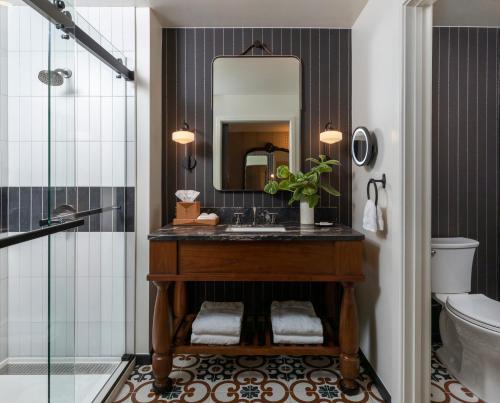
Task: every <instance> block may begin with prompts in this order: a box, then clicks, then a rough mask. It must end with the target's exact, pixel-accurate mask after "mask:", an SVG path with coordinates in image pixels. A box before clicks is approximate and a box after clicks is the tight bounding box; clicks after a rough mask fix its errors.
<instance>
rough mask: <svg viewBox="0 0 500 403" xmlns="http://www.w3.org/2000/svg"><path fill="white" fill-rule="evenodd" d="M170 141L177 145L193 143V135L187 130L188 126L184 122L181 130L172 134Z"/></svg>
mask: <svg viewBox="0 0 500 403" xmlns="http://www.w3.org/2000/svg"><path fill="white" fill-rule="evenodd" d="M172 140H173V141H175V142H176V143H179V144H188V143H192V142H193V141H194V133H193V132H192V131H191V130H190V129H189V125H188V124H187V123H186V122H184V125H183V126H182V129H179V130H177V131H175V132H173V133H172Z"/></svg>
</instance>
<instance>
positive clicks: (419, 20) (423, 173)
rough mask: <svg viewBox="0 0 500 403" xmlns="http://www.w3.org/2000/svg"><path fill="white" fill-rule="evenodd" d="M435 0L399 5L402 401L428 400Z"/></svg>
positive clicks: (415, 1) (405, 2)
mask: <svg viewBox="0 0 500 403" xmlns="http://www.w3.org/2000/svg"><path fill="white" fill-rule="evenodd" d="M435 1H436V0H405V1H404V2H403V7H404V10H403V82H404V85H403V96H402V99H403V107H402V111H401V113H402V122H403V128H404V136H403V141H404V146H403V152H404V162H403V167H404V168H403V169H404V175H403V182H404V187H403V189H404V195H403V200H404V217H403V222H404V227H403V234H404V251H403V253H404V267H405V271H404V273H403V278H404V282H403V286H404V310H403V315H404V318H403V323H404V329H403V332H404V333H403V349H404V351H403V355H404V356H403V369H404V375H403V390H404V402H405V403H410V402H413V403H421V402H429V401H430V375H431V283H430V278H431V276H430V265H431V254H430V253H431V245H430V244H431V180H432V173H431V164H432V148H431V140H432V121H431V118H432V102H431V100H432V25H433V23H432V11H433V10H432V9H433V4H434V2H435Z"/></svg>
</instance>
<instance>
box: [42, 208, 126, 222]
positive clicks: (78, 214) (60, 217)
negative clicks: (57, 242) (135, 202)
mask: <svg viewBox="0 0 500 403" xmlns="http://www.w3.org/2000/svg"><path fill="white" fill-rule="evenodd" d="M59 207H64V208H66V211H69V212H64V213H61V214H57V215H55V216H54V217H52V218H51V219H50V222H58V223H63V222H65V221H66V220H74V219H77V218H83V217H88V216H91V215H94V214H101V213H105V212H106V211H112V210H120V209H121V208H122V207H121V206H107V207H98V208H94V209H90V210H84V211H75V209H74V207H73V206H69V205H64V206H59ZM48 224H49V219H48V218H42V219H41V220H40V225H41V226H42V225H48Z"/></svg>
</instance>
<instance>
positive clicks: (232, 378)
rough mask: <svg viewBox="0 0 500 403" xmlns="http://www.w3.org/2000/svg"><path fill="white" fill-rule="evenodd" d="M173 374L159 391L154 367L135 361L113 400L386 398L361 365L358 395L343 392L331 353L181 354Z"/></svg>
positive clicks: (370, 402) (370, 401)
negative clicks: (169, 387)
mask: <svg viewBox="0 0 500 403" xmlns="http://www.w3.org/2000/svg"><path fill="white" fill-rule="evenodd" d="M170 376H171V378H172V379H173V382H174V387H173V390H172V391H171V392H169V393H166V394H164V395H162V396H158V395H155V394H154V393H153V392H152V391H151V386H152V383H153V374H152V373H151V366H150V365H145V366H137V367H136V368H135V369H134V371H133V373H132V374H131V376H130V378H129V380H128V381H127V382H126V384H125V385H124V387H123V388H122V390H121V391H120V393H119V395H118V396H117V398H116V400H115V402H133V403H143V402H156V403H163V402H176V403H177V402H191V403H196V402H210V403H212V402H213V403H218V402H231V403H236V402H238V403H248V402H275V403H285V402H286V403H292V402H325V403H326V402H332V403H333V402H365V403H377V402H383V400H382V398H381V396H380V394H379V392H378V390H377V388H376V387H375V385H374V384H373V381H372V380H371V379H370V378H369V376H368V375H367V374H366V373H365V372H363V370H362V371H361V374H360V376H359V378H358V383H359V384H360V386H361V389H360V392H359V394H357V395H356V396H346V395H344V394H343V393H342V392H341V391H340V389H339V380H340V371H339V363H338V359H337V358H333V357H309V356H306V357H288V356H275V357H226V356H217V355H206V356H194V355H177V356H175V358H174V369H173V371H172V373H171V375H170Z"/></svg>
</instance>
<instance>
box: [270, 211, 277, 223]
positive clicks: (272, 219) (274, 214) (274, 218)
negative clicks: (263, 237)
mask: <svg viewBox="0 0 500 403" xmlns="http://www.w3.org/2000/svg"><path fill="white" fill-rule="evenodd" d="M268 214H269V224H271V225H274V224H276V223H277V220H276V218H277V217H278V213H268Z"/></svg>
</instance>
